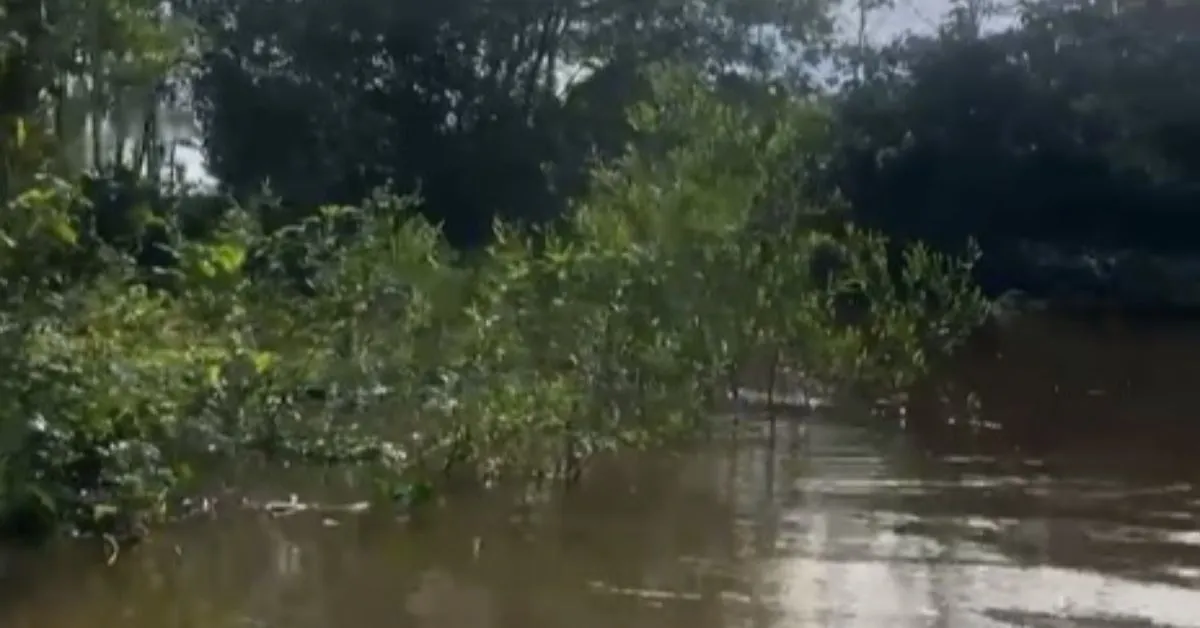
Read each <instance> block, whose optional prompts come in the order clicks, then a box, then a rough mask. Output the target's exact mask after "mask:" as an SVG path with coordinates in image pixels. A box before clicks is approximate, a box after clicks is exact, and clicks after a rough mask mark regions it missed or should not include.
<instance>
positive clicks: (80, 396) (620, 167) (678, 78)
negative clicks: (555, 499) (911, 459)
mask: <svg viewBox="0 0 1200 628" xmlns="http://www.w3.org/2000/svg"><path fill="white" fill-rule="evenodd" d="M585 4H586V6H585ZM705 6H706V8H705V9H704V10H698V9H696V7H693V6H692V5H686V6H684V5H681V4H679V3H675V2H672V1H669V0H655V1H653V2H646V1H639V2H624V1H622V0H618V1H615V2H604V3H595V6H592V4H590V3H578V2H572V1H570V0H537V1H534V2H530V1H529V0H520V1H516V2H508V1H507V0H499V1H490V2H480V1H478V0H454V1H451V2H441V3H436V4H434V5H423V6H418V5H411V6H409V5H396V4H395V3H391V4H388V3H379V2H374V1H373V0H362V1H356V2H342V3H329V2H326V1H325V0H300V1H298V2H293V1H289V2H275V1H274V0H254V1H253V2H250V1H247V0H186V1H185V0H172V1H169V2H165V3H164V2H160V1H159V0H103V1H100V0H95V1H89V2H84V3H68V2H60V1H57V0H40V1H36V2H29V3H21V4H17V5H13V6H11V7H5V8H3V9H2V11H3V18H4V19H3V21H2V22H0V24H3V28H4V29H5V37H4V38H3V40H2V41H0V61H2V62H0V95H2V96H0V156H2V158H3V169H2V171H0V199H2V201H3V203H4V213H3V215H2V216H0V235H2V236H3V237H2V238H0V346H2V347H3V350H4V351H5V355H6V356H7V357H8V359H7V360H5V362H4V363H3V366H2V367H0V368H4V369H5V372H4V378H3V380H0V387H3V389H4V390H2V391H0V392H2V393H3V394H0V513H2V514H3V516H2V518H3V520H4V521H6V522H7V524H8V525H7V527H8V528H10V529H11V530H12V531H15V532H22V533H35V532H37V533H44V532H47V531H53V530H55V529H61V528H62V527H64V526H65V527H67V528H71V529H77V530H88V531H98V532H102V533H104V534H110V535H119V534H136V533H137V532H139V531H140V530H141V529H142V528H143V527H144V525H145V524H147V523H149V522H150V521H152V520H155V519H158V518H161V517H163V516H166V515H167V514H168V512H167V511H168V510H169V506H170V504H172V503H173V500H174V498H175V497H177V496H178V495H180V494H181V491H185V490H186V488H187V487H188V486H189V483H190V482H192V481H193V480H195V479H196V478H197V476H203V475H204V473H205V471H204V470H205V469H207V468H209V465H212V464H216V465H219V464H220V461H221V460H222V459H228V458H229V457H232V456H245V455H249V454H250V453H251V452H253V453H254V454H255V455H265V456H268V457H271V458H274V459H290V460H303V461H308V462H314V461H324V462H338V463H342V462H355V463H357V464H359V465H361V467H362V468H363V469H365V470H364V473H369V474H371V475H372V477H377V478H378V480H379V485H380V495H381V496H386V497H387V498H389V499H392V498H394V499H399V500H401V501H404V500H410V501H411V500H416V499H419V498H420V497H421V496H422V495H426V494H428V493H429V490H430V488H431V487H432V485H433V484H434V483H437V482H441V481H443V480H444V479H446V478H457V477H464V478H470V479H474V480H484V481H486V480H489V479H491V478H494V477H497V476H500V475H504V474H507V475H510V476H511V475H516V476H519V477H547V476H572V475H575V474H577V473H578V472H579V470H580V469H581V468H582V466H583V465H584V463H585V462H586V460H587V458H588V456H589V455H590V454H592V453H594V452H596V451H602V450H605V449H611V448H614V447H618V446H622V445H627V446H632V445H646V444H650V443H654V442H659V441H661V440H663V439H667V438H671V437H673V436H677V435H690V434H695V433H696V432H697V431H698V430H701V429H703V427H704V419H705V418H706V417H707V416H708V415H709V414H710V411H711V410H712V409H713V408H714V407H716V406H717V405H719V403H720V402H721V399H722V398H723V395H724V394H725V393H726V392H727V391H728V390H729V389H730V388H735V387H736V385H737V382H736V377H737V375H738V374H739V373H740V372H742V371H743V370H744V367H745V366H746V365H747V364H749V363H751V362H755V363H762V362H765V363H767V364H768V365H769V366H770V367H769V368H768V369H767V370H768V371H769V373H770V377H771V378H773V377H775V376H777V375H778V374H779V373H782V372H785V371H786V372H788V373H789V374H791V375H793V376H795V377H799V378H803V379H805V380H806V381H808V382H809V383H810V384H813V385H822V386H843V387H845V386H853V387H854V388H856V389H857V390H859V391H860V392H861V393H862V394H867V395H884V394H888V393H889V392H890V391H895V390H897V389H901V388H903V387H905V386H906V385H907V384H909V383H910V382H911V381H913V380H914V379H915V378H917V377H919V375H920V374H921V373H922V371H923V369H924V368H925V366H926V365H927V364H928V363H929V362H931V361H934V360H936V359H938V357H939V356H942V355H945V354H946V353H947V352H948V351H950V350H952V349H953V347H954V346H956V345H957V343H959V342H961V341H962V339H963V338H964V337H965V336H966V335H967V334H969V333H970V331H971V330H972V329H973V328H974V326H976V325H977V324H978V323H979V322H980V321H981V319H982V317H983V316H984V312H985V310H986V303H985V301H984V299H983V297H982V296H981V295H980V293H979V291H978V290H976V289H975V287H974V286H975V285H976V281H977V280H980V279H983V280H985V283H986V284H987V285H988V286H989V287H992V288H995V289H997V290H1000V289H1004V288H1009V287H1018V288H1026V289H1027V288H1029V286H1028V285H1027V284H1028V282H1025V283H1022V282H1021V281H1017V280H1015V279H1013V276H1014V275H1013V273H1011V272H1009V271H1010V270H1011V268H1008V267H1001V268H999V270H997V267H996V266H995V264H994V263H993V264H991V265H990V266H989V260H995V259H1010V258H1011V257H1012V256H1011V255H1009V253H1010V252H1011V251H1012V250H1016V249H1018V248H1020V247H1023V246H1025V245H1026V244H1027V243H1028V242H1030V241H1037V242H1041V243H1043V244H1044V243H1045V242H1046V241H1051V243H1052V244H1054V245H1063V246H1065V245H1068V244H1069V245H1071V246H1076V247H1094V246H1101V245H1103V246H1111V247H1121V246H1135V245H1136V246H1142V245H1146V246H1153V247H1158V248H1164V247H1166V244H1165V240H1163V241H1161V242H1160V241H1159V240H1155V239H1154V238H1149V236H1147V237H1145V238H1142V236H1143V235H1145V234H1147V233H1152V232H1153V233H1156V232H1155V231H1154V228H1155V227H1154V225H1159V226H1162V225H1174V226H1173V227H1171V229H1170V231H1171V233H1173V234H1177V233H1181V232H1182V231H1181V230H1180V229H1178V227H1179V225H1182V224H1183V223H1181V222H1178V221H1175V222H1172V221H1174V220H1175V219H1176V218H1178V219H1179V220H1183V219H1184V218H1186V215H1190V214H1186V213H1179V212H1175V211H1174V209H1171V208H1175V207H1177V205H1178V203H1182V202H1183V201H1182V200H1179V199H1186V198H1190V197H1188V196H1187V195H1186V192H1187V190H1188V189H1190V188H1187V186H1186V185H1184V184H1183V183H1181V182H1182V181H1185V180H1186V173H1187V172H1189V170H1188V169H1187V168H1188V165H1187V164H1189V163H1191V162H1190V161H1189V158H1188V153H1187V152H1186V150H1185V148H1186V147H1185V146H1183V144H1180V143H1178V142H1174V141H1169V140H1172V138H1180V137H1184V134H1183V131H1185V130H1187V129H1190V128H1191V127H1190V126H1188V125H1189V120H1191V119H1190V118H1188V117H1187V115H1185V114H1186V111H1192V110H1194V109H1195V108H1194V107H1192V108H1187V107H1184V106H1182V105H1180V106H1178V107H1176V106H1173V105H1172V106H1168V105H1166V104H1163V103H1162V102H1159V101H1157V100H1156V101H1154V102H1153V103H1149V104H1154V105H1155V107H1156V108H1155V107H1150V108H1148V104H1147V103H1144V102H1141V101H1137V98H1140V97H1141V95H1143V94H1153V93H1156V92H1154V90H1150V89H1147V90H1128V89H1124V88H1122V87H1121V86H1123V85H1127V83H1128V80H1132V79H1133V77H1135V76H1136V77H1142V78H1139V79H1138V80H1151V79H1150V78H1146V77H1153V80H1154V81H1158V82H1156V83H1154V84H1155V85H1158V84H1159V83H1162V84H1163V85H1177V84H1183V83H1181V82H1180V81H1179V80H1178V79H1177V78H1173V77H1175V75H1174V74H1171V72H1175V71H1177V70H1178V71H1180V72H1182V71H1183V70H1182V69H1180V68H1184V67H1190V66H1187V63H1188V62H1189V60H1190V59H1191V58H1192V56H1194V55H1190V52H1189V51H1190V50H1191V48H1190V47H1189V46H1191V45H1192V44H1191V43H1190V42H1191V40H1190V39H1189V38H1188V37H1184V36H1183V35H1180V36H1178V37H1171V38H1163V37H1158V34H1159V33H1160V31H1155V30H1153V29H1154V28H1160V29H1161V28H1166V27H1167V25H1168V24H1167V23H1166V22H1163V23H1162V24H1159V22H1154V21H1153V20H1152V19H1151V18H1154V19H1158V18H1156V17H1155V16H1158V15H1159V14H1158V13H1153V14H1150V13H1146V12H1144V11H1141V10H1140V9H1139V10H1134V9H1129V10H1121V11H1108V12H1104V11H1099V10H1098V9H1096V8H1095V7H1091V6H1090V5H1086V4H1079V3H1065V2H1058V1H1051V0H1045V1H1043V2H1031V3H1028V4H1027V5H1023V6H1022V8H1021V10H1020V11H1019V15H1020V17H1021V18H1022V19H1021V21H1020V22H1019V23H1018V24H1017V25H1016V26H1014V27H1013V28H1011V29H1009V30H1007V31H1005V32H1003V33H1000V34H988V33H987V32H986V29H984V28H983V26H984V20H983V19H982V16H984V15H985V14H986V13H987V11H984V10H982V9H983V7H982V5H981V4H980V3H978V2H970V3H963V6H962V7H959V8H960V9H961V10H957V11H955V12H952V13H951V14H950V16H949V17H948V20H947V22H946V25H945V26H944V27H943V28H942V29H941V30H940V31H939V32H938V33H937V34H936V36H933V37H925V38H912V39H907V40H904V41H900V42H895V43H893V44H891V45H881V46H876V45H873V44H872V43H871V42H870V41H869V38H866V37H865V33H860V34H863V35H864V37H860V38H858V40H857V44H855V45H851V46H848V45H845V44H844V42H845V39H844V38H839V33H838V29H837V28H836V27H835V26H836V24H835V22H836V20H835V19H834V9H835V8H836V3H834V2H831V1H825V0H818V1H813V0H803V1H800V0H797V1H796V2H783V3H774V2H772V3H765V4H764V3H756V2H739V3H721V2H716V3H708V4H706V5H705ZM874 9H875V5H874V4H873V3H862V4H860V6H859V10H860V11H861V12H864V13H865V12H870V11H871V10H874ZM1147 10H1149V9H1147ZM1139 11H1141V12H1139ZM1159 21H1161V20H1159ZM1152 22H1153V23H1152ZM1168 22H1169V20H1168ZM861 23H865V21H864V22H861ZM1155 24H1158V26H1155ZM1064 29H1065V30H1064ZM1060 33H1068V34H1071V35H1070V36H1067V35H1060ZM1147 33H1149V34H1147ZM1185 34H1186V33H1185ZM1116 35H1120V37H1116ZM1105 37H1107V38H1108V39H1105ZM1114 37H1115V38H1114ZM1138 37H1142V38H1143V39H1137V38H1138ZM1056 38H1065V39H1063V41H1058V39H1056ZM1130 38H1132V39H1133V40H1137V41H1142V42H1143V43H1146V44H1147V45H1150V44H1153V46H1152V50H1153V51H1155V53H1154V54H1155V55H1159V56H1154V57H1153V58H1154V59H1170V60H1171V61H1170V62H1167V61H1162V62H1161V63H1160V62H1157V61H1155V62H1150V61H1146V62H1145V63H1143V64H1142V65H1137V64H1135V63H1134V61H1133V60H1132V59H1135V58H1136V59H1141V57H1135V56H1131V55H1128V54H1125V52H1123V50H1124V49H1123V48H1121V47H1120V46H1117V45H1116V44H1115V43H1113V42H1116V41H1122V42H1124V41H1127V40H1130ZM1143 40H1144V41H1143ZM1055 42H1058V43H1055ZM1081 42H1082V43H1081ZM1105 42H1108V43H1105ZM1164 42H1165V43H1164ZM1048 43H1049V44H1053V45H1048ZM1050 50H1053V51H1054V52H1053V53H1051V52H1048V51H1050ZM1035 52H1036V53H1037V54H1036V55H1035V54H1033V53H1035ZM1025 53H1028V54H1025ZM1085 53H1086V54H1085ZM1102 53H1103V54H1102ZM1097 55H1101V56H1102V57H1103V59H1107V61H1105V62H1103V63H1094V60H1095V59H1097V58H1101V57H1098V56H1097ZM1103 55H1108V56H1103ZM1152 56H1153V55H1152ZM1110 57H1111V58H1110ZM826 61H831V62H832V63H824V62H826ZM1138 63H1142V62H1140V61H1139V62H1138ZM1135 66H1136V67H1135ZM1081 69H1082V70H1087V71H1081ZM1160 70H1161V71H1160ZM1147 72H1149V73H1147ZM1155 72H1157V73H1155ZM822 73H824V74H825V75H822ZM1062 77H1070V78H1071V79H1072V80H1070V81H1064V80H1062ZM1080 77H1082V78H1080ZM831 79H837V80H836V81H834V82H835V83H836V84H837V87H836V89H833V90H830V89H827V88H826V87H825V86H824V82H827V81H828V80H831ZM1118 79H1120V80H1118ZM1122 81H1125V82H1122ZM1184 83H1186V82H1184ZM997 90H999V91H997ZM1171 93H1172V94H1173V95H1176V96H1178V97H1179V98H1183V99H1184V100H1186V97H1187V94H1186V93H1180V92H1177V90H1174V91H1172V92H1171ZM997 94H1002V95H1003V96H1004V97H1005V98H1008V99H1009V100H1004V99H999V100H995V101H993V100H990V99H991V98H992V97H993V96H995V95H997ZM1135 95H1136V97H1135ZM1147 97H1149V96H1147ZM1012 99H1017V101H1019V102H1014V101H1013V100H1012ZM1135 101H1136V102H1135ZM1177 101H1178V100H1177V99H1176V100H1172V103H1175V102H1177ZM996 102H1003V103H1007V104H1006V105H1005V106H1003V107H1000V108H997V106H996V104H995V103H996ZM1163 102H1165V101H1163ZM1178 102H1182V101H1178ZM1085 105H1086V106H1085ZM1185 110H1186V111H1185ZM1146 111H1152V112H1154V115H1153V116H1140V117H1137V119H1136V120H1135V119H1134V117H1133V116H1132V114H1131V113H1130V112H1146ZM1139 115H1140V114H1139ZM1168 119H1169V123H1168V122H1165V121H1164V120H1168ZM1135 121H1136V122H1138V124H1134V122H1135ZM180 127H188V128H187V129H184V131H183V132H182V135H183V136H186V137H182V138H181V137H180V135H181V132H180V131H179V129H180ZM191 127H194V128H191ZM1135 131H1136V132H1135ZM189 139H190V140H196V143H197V144H198V148H199V149H200V153H201V154H202V155H203V159H204V162H205V166H206V168H205V176H204V177H203V178H204V179H205V180H204V181H201V182H199V183H196V182H194V181H189V179H188V177H186V176H184V171H183V168H182V165H181V164H182V163H183V162H182V161H181V157H180V155H181V154H182V153H183V152H186V151H187V149H188V147H187V145H186V144H187V140H189ZM984 157H986V159H984ZM981 160H982V161H981ZM964 168H965V170H964ZM1056 173H1057V174H1056ZM1063 173H1065V174H1063ZM194 174H195V173H194V172H193V175H194ZM984 174H987V175H988V176H986V177H985V176H983V175H984ZM1018 175H1020V176H1018ZM1060 175H1061V176H1060ZM1100 175H1104V176H1103V177H1100ZM989 177H990V178H989ZM1022 177H1024V178H1022ZM1039 177H1059V178H1056V179H1053V182H1056V183H1055V185H1048V184H1047V185H1043V183H1045V182H1044V181H1042V179H1041V178H1039ZM1097 177H1100V178H1099V179H1098V178H1097ZM1105 177H1107V178H1105ZM193 178H194V177H193ZM1097 180H1103V181H1105V182H1107V183H1106V184H1105V185H1106V186H1107V187H1104V186H1101V187H1095V186H1093V184H1094V183H1095V182H1096V181H1097ZM1014 182H1015V183H1014ZM1085 188H1086V189H1085ZM1002 190H1003V191H1004V194H1000V192H1001V191H1002ZM1011 190H1021V191H1022V192H1021V193H1025V194H1032V195H1034V196H1035V197H1036V202H1031V203H1027V202H1024V201H1023V200H1022V199H1021V198H1017V197H1014V196H1012V194H1010V193H1009V192H1010V191H1011ZM1046 190H1050V191H1049V192H1046ZM1088 190H1090V191H1088ZM1097 190H1100V191H1097ZM1085 192H1087V193H1086V194H1085ZM1134 192H1137V193H1136V194H1134ZM1168 197H1169V198H1171V199H1176V200H1177V201H1178V203H1176V204H1171V203H1175V202H1176V201H1171V202H1170V203H1169V202H1167V200H1166V199H1168ZM1097 198H1102V199H1103V200H1104V201H1105V202H1106V203H1107V204H1104V205H1095V204H1093V205H1094V206H1095V207H1097V208H1098V209H1097V210H1096V211H1098V212H1100V213H1101V214H1102V215H1103V216H1104V217H1105V219H1104V220H1103V221H1092V220H1091V218H1090V217H1081V215H1080V214H1079V212H1080V211H1081V210H1080V208H1082V207H1091V206H1093V205H1088V203H1090V202H1091V201H1089V200H1088V199H1092V200H1095V199H1097ZM1056 199H1057V200H1056ZM1146 199H1157V200H1156V201H1155V202H1156V203H1157V204H1149V203H1148V202H1147V201H1146ZM1159 201H1161V202H1159ZM999 204H1003V205H1004V207H1001V206H1000V205H999ZM1144 207H1158V208H1162V211H1158V210H1155V211H1156V212H1157V213H1153V214H1152V215H1151V214H1146V213H1144V212H1143V213H1138V211H1141V209H1142V208H1144ZM1012 208H1020V210H1021V211H1020V212H1017V213H1013V214H1011V215H1010V214H1007V213H1004V212H1006V211H1008V210H1009V209H1012ZM1026 210H1028V211H1026ZM1135 210H1136V211H1135ZM1168 210H1170V211H1168ZM1012 211H1014V212H1016V211H1017V210H1016V209H1012ZM1072 212H1074V213H1072ZM1147 216H1150V217H1149V218H1147ZM1013 217H1016V218H1013ZM1166 217H1172V218H1171V220H1172V221H1167V220H1166ZM1010 218H1012V219H1011V220H1010ZM1085 218H1086V219H1085ZM1160 218H1163V220H1162V221H1160V220H1159V219H1160ZM1143 219H1145V220H1143ZM1151 223H1152V224H1151ZM1098 225H1099V226H1098ZM1133 226H1137V227H1138V228H1137V229H1134V228H1133ZM1136 234H1141V235H1138V236H1137V237H1139V238H1141V239H1140V240H1137V242H1133V241H1132V240H1131V241H1129V242H1126V241H1124V240H1120V237H1125V236H1129V237H1133V235H1136ZM1147 243H1150V244H1147ZM1155 243H1157V244H1155ZM1160 244H1161V245H1162V246H1159V245H1160ZM977 245H978V246H977ZM979 246H981V247H982V249H980V248H979ZM1022 250H1024V249H1022ZM981 251H982V257H981V256H980V255H981ZM980 263H981V264H982V266H983V267H985V268H984V270H985V271H986V272H983V273H980V272H979V269H980ZM1135 283H1137V284H1138V285H1147V284H1148V282H1146V281H1139V282H1135Z"/></svg>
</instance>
